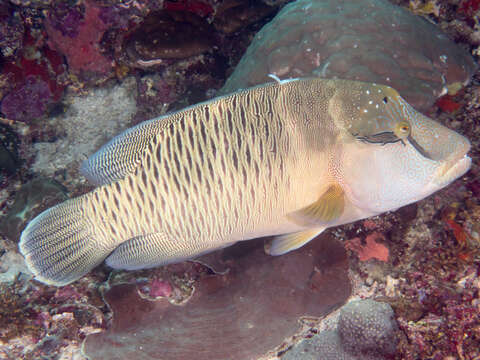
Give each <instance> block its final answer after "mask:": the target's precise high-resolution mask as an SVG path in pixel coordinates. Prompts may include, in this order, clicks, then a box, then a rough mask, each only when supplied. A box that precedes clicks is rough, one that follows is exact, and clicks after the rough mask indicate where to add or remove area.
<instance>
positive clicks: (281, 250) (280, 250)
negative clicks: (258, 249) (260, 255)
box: [265, 227, 326, 256]
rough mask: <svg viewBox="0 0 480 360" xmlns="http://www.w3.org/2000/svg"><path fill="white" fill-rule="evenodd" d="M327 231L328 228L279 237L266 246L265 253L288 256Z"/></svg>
mask: <svg viewBox="0 0 480 360" xmlns="http://www.w3.org/2000/svg"><path fill="white" fill-rule="evenodd" d="M325 229H326V227H320V228H314V229H309V230H305V231H300V232H296V233H292V234H285V235H280V236H277V237H275V238H274V239H273V240H272V241H271V242H267V243H266V244H265V252H266V253H267V254H269V255H274V256H276V255H283V254H286V253H288V252H289V251H292V250H295V249H298V248H299V247H302V246H303V245H305V244H306V243H308V242H309V241H310V240H312V239H314V238H315V237H317V236H318V235H320V234H321V233H322V232H323V231H324V230H325Z"/></svg>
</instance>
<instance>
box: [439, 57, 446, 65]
mask: <svg viewBox="0 0 480 360" xmlns="http://www.w3.org/2000/svg"><path fill="white" fill-rule="evenodd" d="M439 57H440V61H441V62H443V63H444V64H446V63H447V55H440V56H439Z"/></svg>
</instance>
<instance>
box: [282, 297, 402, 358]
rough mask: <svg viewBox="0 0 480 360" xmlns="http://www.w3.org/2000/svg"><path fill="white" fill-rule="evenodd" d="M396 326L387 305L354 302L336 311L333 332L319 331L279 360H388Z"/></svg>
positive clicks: (372, 302)
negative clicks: (336, 321)
mask: <svg viewBox="0 0 480 360" xmlns="http://www.w3.org/2000/svg"><path fill="white" fill-rule="evenodd" d="M397 331H398V326H397V323H396V322H395V319H394V317H393V310H392V308H391V307H390V305H388V304H385V303H380V302H376V301H373V300H357V301H352V302H350V303H348V304H346V305H344V306H343V307H342V308H341V309H340V317H339V321H338V325H337V329H336V330H335V331H322V332H321V333H319V334H318V335H315V336H313V337H311V338H309V339H305V340H303V341H302V342H300V343H299V344H297V345H295V346H294V347H293V348H292V349H291V350H289V351H287V352H286V354H285V356H284V357H282V360H382V359H387V358H391V356H392V355H393V354H394V353H395V349H396V345H397V337H396V336H397Z"/></svg>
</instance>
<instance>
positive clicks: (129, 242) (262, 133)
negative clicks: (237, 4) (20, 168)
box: [20, 79, 469, 285]
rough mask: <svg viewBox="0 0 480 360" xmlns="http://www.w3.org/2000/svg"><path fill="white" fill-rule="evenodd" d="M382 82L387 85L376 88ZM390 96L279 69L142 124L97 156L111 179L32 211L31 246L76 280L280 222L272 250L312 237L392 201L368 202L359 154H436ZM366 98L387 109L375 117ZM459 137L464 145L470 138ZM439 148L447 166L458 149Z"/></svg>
mask: <svg viewBox="0 0 480 360" xmlns="http://www.w3.org/2000/svg"><path fill="white" fill-rule="evenodd" d="M377 87H378V88H379V89H381V90H382V93H381V94H377V97H375V98H373V97H369V96H367V97H366V96H365V94H366V91H368V92H370V91H373V90H374V89H377ZM365 89H367V90H365ZM385 94H387V95H385ZM385 96H389V97H390V98H391V101H390V103H391V104H395V96H398V94H397V93H396V92H394V90H393V89H390V88H388V87H379V86H377V85H375V84H365V83H358V82H351V81H343V80H342V81H340V80H322V79H299V80H291V81H277V82H275V83H269V84H266V85H262V86H258V87H255V88H251V89H247V90H243V91H239V92H237V93H234V94H231V95H227V96H224V97H220V98H216V99H213V100H211V101H208V102H205V103H201V104H198V105H195V106H192V107H189V108H187V109H184V110H181V111H178V112H175V113H172V114H170V115H167V116H164V117H160V118H157V119H153V120H150V121H147V122H144V123H142V124H139V125H137V126H136V127H133V128H131V129H128V130H127V131H125V132H124V133H123V134H120V135H119V136H117V137H116V138H115V139H113V140H112V141H111V142H110V143H108V144H106V145H105V146H104V147H102V149H100V150H99V151H98V152H97V153H96V154H94V155H93V156H92V157H91V158H90V159H89V160H87V161H86V162H85V164H84V165H83V167H82V172H83V173H84V174H85V176H86V177H87V178H88V179H89V180H90V181H91V182H93V183H94V184H96V185H98V187H97V188H96V189H95V190H93V191H92V192H91V193H88V194H85V195H83V196H81V197H79V198H76V199H71V200H68V201H67V202H65V203H63V204H59V205H57V206H56V207H53V208H52V209H49V210H46V211H45V212H44V213H42V214H40V215H39V216H38V217H37V218H35V219H34V220H32V221H31V222H30V224H29V225H28V226H27V228H26V229H25V231H24V232H23V234H22V238H21V242H20V249H21V252H22V253H23V254H24V256H25V258H26V261H27V264H28V266H29V267H30V269H32V271H33V272H34V274H35V275H36V277H37V279H38V280H40V281H43V282H45V283H48V284H54V285H64V284H68V283H70V282H72V281H74V280H76V279H78V278H79V277H81V276H82V275H84V274H85V273H87V272H88V271H90V270H91V269H92V268H93V267H95V266H96V265H98V264H99V263H101V262H102V261H104V260H105V259H106V262H107V264H108V265H110V266H112V267H114V268H123V269H139V268H145V267H153V266H157V265H162V264H167V263H171V262H178V261H182V260H185V259H189V258H193V257H196V256H198V255H200V254H203V253H206V252H209V251H212V250H215V249H218V248H222V247H225V246H228V245H231V244H232V243H235V242H237V241H240V240H247V239H252V238H257V237H262V236H267V235H277V236H278V239H276V240H274V242H273V243H272V244H270V245H269V246H268V247H267V251H269V252H270V253H271V254H272V255H279V254H282V253H285V252H287V251H290V250H293V249H295V248H298V247H299V246H302V245H303V244H304V243H306V242H308V241H309V240H311V239H312V238H314V237H315V236H316V235H318V234H319V233H321V232H322V231H323V230H324V229H325V228H327V227H330V226H334V225H338V224H343V223H347V222H351V221H354V220H357V219H361V218H364V217H367V216H371V215H374V214H377V213H379V212H381V211H378V209H375V208H372V207H369V204H363V203H362V201H368V200H364V198H365V195H364V194H363V193H362V190H361V189H360V190H359V188H358V185H360V188H361V186H362V184H357V182H356V180H355V179H353V180H352V179H351V178H349V177H352V176H353V177H355V176H357V175H356V173H357V172H359V171H361V169H359V168H358V166H357V165H356V163H357V162H358V163H361V162H362V161H370V162H371V159H372V158H371V157H370V159H369V156H373V157H375V153H376V152H379V153H380V154H381V153H382V152H387V153H389V150H392V151H393V152H392V153H395V151H397V152H398V151H406V150H407V149H404V148H403V147H405V148H408V151H410V152H412V151H413V152H415V154H416V155H415V156H417V155H418V153H419V151H418V149H419V148H421V149H422V150H424V154H423V156H424V155H425V154H430V153H433V150H432V149H423V148H422V145H423V144H427V143H428V141H423V140H421V139H419V138H418V137H417V138H416V140H413V137H412V140H411V141H410V140H409V141H406V140H405V141H403V138H402V136H403V134H402V133H401V131H402V129H404V128H399V129H400V130H398V132H396V131H397V130H396V127H398V124H399V122H401V121H404V122H405V121H406V122H407V124H408V131H409V134H410V133H411V134H413V135H415V131H416V130H415V125H410V123H409V122H408V119H407V120H405V119H397V118H395V114H396V113H398V112H395V111H391V109H390V110H388V109H386V110H385V109H383V108H382V109H383V112H382V109H380V110H378V109H379V106H378V104H381V106H382V107H385V106H391V105H386V104H385V103H380V101H381V100H379V99H381V98H382V97H385ZM364 98H366V99H364ZM398 98H399V96H398ZM400 99H401V98H400ZM365 102H366V104H369V103H372V104H373V105H377V106H376V108H377V110H378V111H377V112H379V113H380V112H381V113H380V115H378V116H376V117H375V116H373V117H368V116H366V113H365V112H364V111H363V110H364V108H363V107H361V106H363V105H364V103H365ZM373 102H375V103H373ZM397 103H398V101H397ZM407 106H408V104H407ZM410 109H411V108H410ZM409 111H410V112H411V113H412V114H417V113H416V112H415V111H414V110H413V109H411V110H409ZM372 113H373V111H372ZM385 114H387V115H385ZM385 116H387V117H389V119H388V120H389V121H383V120H382V121H381V120H380V119H383V118H384V117H385ZM372 119H373V120H374V121H377V122H378V123H380V124H381V125H380V128H381V129H380V130H378V126H377V130H372V129H374V128H375V127H372V126H370V124H371V121H372ZM416 122H417V123H418V121H416ZM362 124H363V125H362ZM422 124H423V123H422ZM422 124H420V125H422ZM427 125H428V126H430V125H431V124H430V123H428V124H427ZM438 125H439V124H438ZM439 126H441V125H439ZM404 127H405V125H404ZM410 127H411V128H410ZM445 129H446V128H445ZM404 130H405V129H404ZM405 131H406V130H405ZM446 131H449V132H451V131H450V130H448V129H446ZM451 133H453V132H451ZM378 134H380V135H378ZM453 134H455V133H453ZM455 135H456V136H457V137H460V135H458V134H455ZM408 136H410V135H408ZM378 139H382V141H381V142H385V143H384V144H378V143H377V142H378V141H377V140H378ZM398 139H400V140H398ZM405 139H408V137H405ZM427 140H428V139H427ZM454 140H455V141H456V142H459V141H460V142H462V141H463V143H462V144H463V148H461V149H460V150H458V151H457V152H458V153H460V152H462V156H463V155H464V154H465V153H466V151H467V150H468V149H467V150H466V148H465V146H466V145H465V141H464V140H463V137H462V138H456V139H454ZM413 141H414V145H411V144H412V142H413ZM454 147H455V146H454ZM416 148H417V149H416ZM450 148H451V144H450ZM452 152H455V151H451V150H449V152H448V154H447V155H448V156H450V153H452ZM352 154H362V155H361V156H362V157H361V158H358V159H357V158H355V156H356V155H355V156H353V155H352ZM365 154H366V157H363V156H364V155H365ZM409 154H410V153H405V157H406V158H407V160H406V161H408V157H409V156H410V155H409ZM442 154H443V153H442ZM351 155H352V156H351ZM455 156H456V157H455V159H456V160H458V159H457V158H459V156H458V154H457V155H455ZM444 157H445V156H444ZM426 160H428V161H429V162H431V161H434V162H435V163H429V166H430V167H429V171H430V172H435V171H437V168H438V166H440V165H442V164H443V160H445V159H441V160H438V159H436V160H431V159H426ZM450 162H452V161H450ZM437 163H438V164H437ZM432 164H433V165H438V166H433V165H432ZM377 165H378V164H377ZM464 165H469V164H464ZM379 166H381V167H383V168H387V169H388V168H389V165H388V164H383V163H382V164H380V165H379ZM432 166H433V167H434V169H433V168H432ZM351 167H354V168H355V169H354V170H355V171H353V172H351V171H350V170H351V169H350V168H351ZM383 168H382V169H383ZM460 170H461V171H463V172H464V171H466V169H464V168H462V169H460ZM460 170H459V171H457V172H458V173H459V172H461V171H460ZM371 171H372V172H371V173H370V174H369V176H370V178H371V179H372V180H375V176H376V173H378V171H377V169H376V168H375V169H371ZM398 175H399V174H393V175H392V176H393V177H394V178H397V176H398ZM388 176H390V175H388ZM455 176H456V177H458V174H457V173H456V174H455ZM359 178H362V177H361V176H359ZM432 178H433V175H432V177H430V178H429V179H428V182H429V183H431V180H432ZM388 180H389V179H388ZM361 181H363V180H361ZM389 181H390V180H389ZM363 185H365V184H363ZM423 185H425V184H422V186H423ZM367 187H368V186H367ZM370 188H371V187H370ZM435 190H436V189H434V190H433V191H435ZM369 191H372V190H369ZM373 191H375V190H373ZM429 191H430V190H429ZM373 195H375V194H373ZM424 195H425V194H422V196H424ZM417 197H418V196H417ZM417 197H415V199H413V200H412V199H410V202H412V201H416V200H417ZM358 199H361V200H360V201H359V200H358ZM375 199H378V197H375ZM399 205H402V204H399ZM285 234H286V235H285ZM292 234H293V235H292Z"/></svg>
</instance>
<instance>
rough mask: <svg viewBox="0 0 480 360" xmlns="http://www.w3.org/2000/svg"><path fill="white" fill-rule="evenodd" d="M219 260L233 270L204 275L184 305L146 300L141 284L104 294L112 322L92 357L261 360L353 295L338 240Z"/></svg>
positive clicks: (246, 251)
mask: <svg viewBox="0 0 480 360" xmlns="http://www.w3.org/2000/svg"><path fill="white" fill-rule="evenodd" d="M214 256H215V257H216V258H217V262H220V263H223V264H224V266H226V267H228V271H227V272H226V273H224V274H223V275H222V274H214V275H209V274H208V273H205V274H204V275H203V276H202V277H201V278H200V279H199V280H198V281H196V282H195V283H194V290H193V291H192V294H191V295H190V297H189V298H187V299H186V300H184V301H183V302H182V304H181V306H178V305H174V304H172V303H171V302H169V301H168V299H165V298H164V299H159V300H157V301H151V300H148V299H145V298H144V296H141V293H140V295H139V293H138V290H137V286H136V285H132V284H123V285H116V286H113V287H112V288H111V290H109V291H108V292H107V293H106V295H105V298H106V301H107V302H108V303H109V305H110V306H111V307H112V310H113V323H112V324H111V326H110V328H109V330H107V331H106V332H105V333H101V334H94V335H90V336H88V337H87V339H86V341H85V344H84V351H85V353H86V354H87V355H88V356H89V357H91V358H102V359H106V360H107V359H118V360H121V359H129V358H131V357H132V356H134V357H136V358H138V359H164V360H168V359H176V360H180V359H191V358H192V357H194V358H195V359H199V360H201V359H226V358H228V359H255V358H257V357H259V356H261V355H263V354H264V353H266V352H267V351H269V350H272V349H273V348H275V347H277V346H279V345H281V344H282V342H283V340H284V339H285V338H286V337H288V336H292V335H293V334H295V332H296V331H298V330H299V323H298V319H299V318H300V317H301V316H321V315H325V314H327V313H328V312H330V311H331V310H332V309H334V308H336V307H338V306H339V305H341V304H342V303H343V302H344V301H345V300H346V299H347V297H348V296H349V294H350V283H349V280H348V276H347V268H348V266H347V262H346V257H345V251H344V250H343V247H342V246H341V245H340V244H339V243H338V242H336V241H335V240H333V239H332V238H326V237H325V238H323V239H321V240H319V241H314V242H311V243H310V244H309V245H308V246H305V247H303V248H301V249H299V251H296V252H292V253H290V254H288V255H285V256H280V257H269V256H268V255H265V253H264V251H263V242H261V241H260V242H258V241H257V242H245V243H240V244H238V245H237V246H234V247H233V248H227V249H225V250H222V251H221V252H219V253H216V254H215V255H214ZM207 261H208V262H210V261H211V259H210V260H207ZM154 284H155V283H154V282H152V283H151V284H150V288H151V291H153V292H154V293H156V291H157V290H156V288H157V287H158V284H157V285H154ZM265 284H269V285H268V286H265ZM164 285H165V284H164V282H162V287H163V288H164V289H165V286H164ZM166 288H167V289H168V286H167V287H166ZM163 291H164V290H162V292H163ZM169 293H170V294H171V293H175V290H174V291H171V290H169V291H167V294H169ZM272 300H273V301H272ZM159 321H160V322H161V323H162V326H161V327H159V326H158V324H159ZM132 333H135V334H137V335H136V336H134V337H132V336H130V335H131V334H132ZM139 347H141V349H142V351H141V352H140V353H139V352H138V351H137V349H138V348H139Z"/></svg>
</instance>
